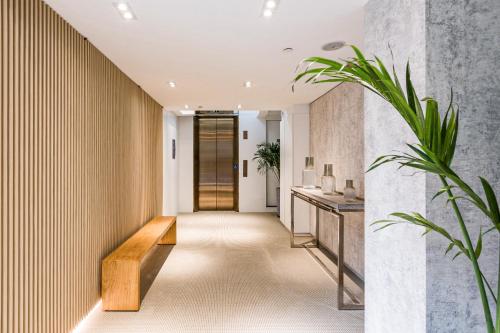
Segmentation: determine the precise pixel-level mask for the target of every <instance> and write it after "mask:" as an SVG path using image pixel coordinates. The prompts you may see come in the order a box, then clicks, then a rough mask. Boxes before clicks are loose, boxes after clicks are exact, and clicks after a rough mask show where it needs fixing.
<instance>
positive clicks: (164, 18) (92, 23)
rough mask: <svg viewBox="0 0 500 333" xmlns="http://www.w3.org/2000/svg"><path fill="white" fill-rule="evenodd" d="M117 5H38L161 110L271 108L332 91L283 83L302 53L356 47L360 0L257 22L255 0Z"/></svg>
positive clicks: (333, 0) (143, 0)
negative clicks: (127, 15) (123, 11)
mask: <svg viewBox="0 0 500 333" xmlns="http://www.w3.org/2000/svg"><path fill="white" fill-rule="evenodd" d="M116 2H118V0H116V1H114V0H84V1H75V0H46V3H47V4H48V5H50V6H51V7H52V8H53V9H54V10H55V11H57V12H58V13H59V14H60V15H61V16H62V17H63V18H64V19H65V20H66V21H68V22H69V23H70V24H71V25H72V26H73V27H75V28H76V29H77V30H78V31H79V32H80V33H81V34H82V35H84V36H85V37H87V38H88V39H89V41H90V42H91V43H92V44H94V45H95V46H96V47H97V48H98V49H99V50H101V51H102V52H103V53H104V54H105V55H106V56H107V57H108V58H110V59H111V60H112V61H113V62H114V63H115V64H116V65H117V66H118V67H119V68H120V69H121V70H122V71H123V72H125V73H126V74H127V75H128V76H129V77H130V78H131V79H133V80H134V81H135V82H137V83H138V84H139V85H140V86H141V87H142V88H143V89H144V90H146V91H147V92H148V93H149V94H150V95H151V96H153V97H154V98H155V99H156V100H157V101H158V102H159V103H160V104H162V105H163V106H164V107H165V108H166V109H168V110H180V109H184V108H185V106H186V105H187V106H188V107H189V109H199V106H202V107H203V109H204V110H211V109H212V110H213V109H218V110H221V109H225V110H233V109H236V108H237V105H238V104H241V105H242V108H243V109H253V110H270V109H281V108H284V107H286V106H288V105H292V104H301V103H309V102H311V101H313V100H314V99H316V98H317V97H319V96H320V95H322V94H323V93H324V92H326V91H327V90H328V89H329V88H331V87H332V86H327V85H316V86H303V85H299V86H297V87H296V91H295V93H293V92H292V91H291V80H292V78H293V76H294V72H295V69H296V66H297V64H298V63H299V62H300V60H301V59H303V58H305V57H308V56H326V57H340V58H346V57H349V56H350V55H351V52H350V49H349V48H347V47H344V48H342V49H340V50H337V51H329V52H326V51H323V50H322V49H321V47H322V46H323V45H324V44H326V43H328V42H332V41H338V40H341V41H345V42H347V43H348V44H356V45H361V43H362V35H363V5H364V3H366V0H349V1H345V0H281V1H280V2H279V6H278V8H277V9H276V11H275V13H274V15H273V16H272V17H271V18H266V17H263V16H262V10H263V7H264V0H127V1H126V2H127V3H128V4H129V5H130V7H131V8H132V10H133V12H134V14H135V16H136V18H137V19H136V20H132V21H126V20H124V19H123V18H122V17H121V16H120V15H119V13H118V10H117V9H116V8H115V6H114V4H115V3H116ZM285 48H293V51H292V52H283V49H285ZM169 81H173V82H175V87H174V88H172V87H170V86H169V84H168V83H169ZM246 81H251V82H252V87H251V88H246V87H245V86H244V83H245V82H246Z"/></svg>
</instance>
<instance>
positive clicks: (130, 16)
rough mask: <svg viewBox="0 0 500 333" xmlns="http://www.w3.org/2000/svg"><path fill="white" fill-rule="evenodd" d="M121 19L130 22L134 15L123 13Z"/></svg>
mask: <svg viewBox="0 0 500 333" xmlns="http://www.w3.org/2000/svg"><path fill="white" fill-rule="evenodd" d="M123 18H124V19H126V20H131V19H133V18H134V15H133V14H132V13H131V12H125V13H123Z"/></svg>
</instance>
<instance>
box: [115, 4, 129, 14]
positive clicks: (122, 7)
mask: <svg viewBox="0 0 500 333" xmlns="http://www.w3.org/2000/svg"><path fill="white" fill-rule="evenodd" d="M116 8H118V10H119V11H122V12H126V11H127V10H128V5H127V4H126V3H124V2H119V3H117V4H116Z"/></svg>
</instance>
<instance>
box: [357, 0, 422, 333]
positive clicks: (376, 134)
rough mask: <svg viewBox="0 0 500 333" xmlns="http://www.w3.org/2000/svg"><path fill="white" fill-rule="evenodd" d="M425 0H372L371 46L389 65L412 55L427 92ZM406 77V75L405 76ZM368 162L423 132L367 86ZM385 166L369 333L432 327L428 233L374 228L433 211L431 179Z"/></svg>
mask: <svg viewBox="0 0 500 333" xmlns="http://www.w3.org/2000/svg"><path fill="white" fill-rule="evenodd" d="M424 20H425V2H424V0H402V1H393V0H372V1H370V2H368V4H367V5H366V7H365V41H364V43H365V48H364V51H365V53H366V54H367V55H369V56H371V55H373V54H376V55H377V56H379V57H380V58H381V59H382V60H383V61H384V62H385V63H387V64H391V63H392V58H391V55H390V50H389V48H388V44H390V46H391V48H392V50H393V52H394V55H395V59H394V62H395V66H396V70H397V71H399V72H400V73H403V72H402V71H403V70H404V65H405V63H406V61H407V60H408V59H409V60H410V62H411V64H412V69H413V75H414V83H415V85H416V89H417V90H418V91H425V25H424V23H425V22H424ZM403 78H404V75H401V79H403ZM364 111H365V165H367V166H368V165H369V164H370V163H371V162H373V160H374V159H375V158H377V157H378V156H380V155H383V154H388V153H391V152H393V151H394V150H404V149H405V143H406V142H414V141H415V137H414V136H413V134H412V133H411V132H410V130H409V129H408V128H407V126H406V125H405V124H404V123H403V121H402V120H401V117H400V116H399V115H398V114H397V113H396V112H395V111H394V109H393V108H392V107H391V106H390V105H388V104H387V103H386V102H385V101H384V100H382V99H381V98H380V97H378V96H376V95H375V94H373V93H371V92H369V91H365V104H364ZM411 174H412V172H411V171H409V170H399V171H398V170H397V169H396V166H394V165H387V166H383V167H381V168H379V169H376V170H375V171H373V172H369V173H367V174H366V177H365V200H366V211H365V228H366V231H365V239H366V241H365V262H366V264H365V276H366V279H365V280H366V284H365V293H366V294H365V295H366V296H365V302H366V310H365V330H366V332H367V333H374V332H377V333H401V332H405V333H414V332H415V333H416V332H419V333H421V332H424V331H425V319H426V307H425V296H426V293H425V286H426V283H425V279H426V261H425V259H426V253H425V251H426V247H425V238H422V237H420V234H421V233H422V231H421V230H417V229H416V228H413V227H411V226H395V227H392V228H390V229H386V230H383V231H379V232H373V228H372V227H370V226H369V224H370V223H371V222H373V221H374V220H377V219H380V218H385V217H386V216H387V214H389V213H391V212H394V211H417V212H422V213H425V207H426V206H425V201H426V197H425V176H424V175H422V174H417V175H414V176H410V175H411Z"/></svg>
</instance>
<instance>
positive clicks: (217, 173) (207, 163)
mask: <svg viewBox="0 0 500 333" xmlns="http://www.w3.org/2000/svg"><path fill="white" fill-rule="evenodd" d="M193 193H194V211H200V210H202V211H203V210H225V211H238V193H239V192H238V117H237V116H234V115H232V114H231V115H230V114H228V115H225V114H224V113H221V112H217V113H208V114H198V115H196V116H195V117H194V191H193Z"/></svg>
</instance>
